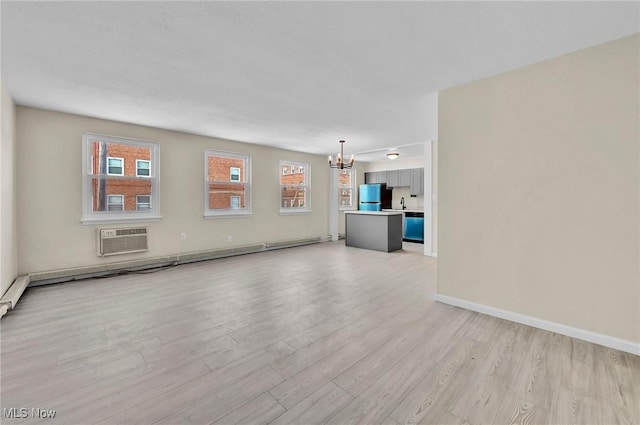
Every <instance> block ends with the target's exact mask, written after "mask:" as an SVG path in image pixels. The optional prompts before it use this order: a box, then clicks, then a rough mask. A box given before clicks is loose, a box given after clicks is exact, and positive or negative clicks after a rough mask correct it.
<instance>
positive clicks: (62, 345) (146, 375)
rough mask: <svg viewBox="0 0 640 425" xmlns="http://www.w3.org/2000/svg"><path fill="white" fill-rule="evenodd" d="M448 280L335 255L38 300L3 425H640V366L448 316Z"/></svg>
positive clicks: (562, 341)
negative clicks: (444, 285)
mask: <svg viewBox="0 0 640 425" xmlns="http://www.w3.org/2000/svg"><path fill="white" fill-rule="evenodd" d="M436 267H437V262H436V260H434V259H431V258H428V257H424V256H423V255H422V245H416V244H409V243H405V249H404V250H403V251H399V252H394V253H391V254H386V253H380V252H375V251H367V250H361V249H356V248H346V247H345V246H344V243H343V242H335V243H323V244H317V245H312V246H307V247H301V248H293V249H283V250H279V251H271V252H265V253H260V254H252V255H245V256H239V257H234V258H227V259H221V260H215V261H209V262H202V263H197V264H190V265H184V266H179V267H175V268H172V269H169V270H165V271H161V272H158V273H152V274H132V275H126V276H119V277H113V278H107V279H94V280H87V281H82V282H76V283H67V284H58V285H50V286H46V287H38V288H33V289H28V290H27V291H26V293H25V294H24V296H23V298H22V299H21V301H20V302H19V303H18V306H17V308H16V309H15V310H14V311H11V312H10V313H9V314H8V315H7V316H5V317H4V318H3V319H2V321H1V322H0V330H1V337H0V343H1V346H0V351H1V361H2V363H1V370H0V373H1V375H0V386H1V395H2V399H1V400H2V401H1V404H2V407H3V408H4V409H7V408H27V409H28V415H29V417H28V418H24V419H7V418H6V417H5V418H4V419H3V421H2V423H20V424H31V423H46V424H83V425H84V424H156V423H157V424H182V423H192V424H211V423H215V424H269V423H272V424H304V425H306V424H323V423H327V424H356V423H359V424H385V425H398V424H408V423H410V424H414V423H415V424H418V423H419V424H475V425H478V424H515V423H518V424H520V423H522V424H569V423H571V424H632V423H633V424H638V423H640V357H638V356H633V355H631V354H626V353H622V352H619V351H615V350H611V349H607V348H604V347H601V346H597V345H594V344H590V343H586V342H582V341H579V340H575V339H571V338H568V337H565V336H561V335H557V334H554V333H551V332H546V331H542V330H538V329H534V328H530V327H527V326H522V325H519V324H515V323H511V322H507V321H504V320H500V319H497V318H493V317H489V316H484V315H481V314H477V313H473V312H469V311H466V310H462V309H459V308H455V307H451V306H447V305H444V304H439V303H435V302H433V301H432V298H433V295H434V294H435V286H436ZM32 407H33V408H40V409H55V410H56V416H55V418H53V419H36V418H33V417H31V413H32V411H31V408H32ZM3 413H5V415H6V412H3Z"/></svg>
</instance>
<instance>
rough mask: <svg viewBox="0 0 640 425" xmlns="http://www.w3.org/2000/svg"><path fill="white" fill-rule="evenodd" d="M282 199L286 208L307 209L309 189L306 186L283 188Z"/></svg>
mask: <svg viewBox="0 0 640 425" xmlns="http://www.w3.org/2000/svg"><path fill="white" fill-rule="evenodd" d="M281 199H282V201H283V202H282V205H283V206H285V208H306V206H307V188H306V187H305V186H282V191H281Z"/></svg>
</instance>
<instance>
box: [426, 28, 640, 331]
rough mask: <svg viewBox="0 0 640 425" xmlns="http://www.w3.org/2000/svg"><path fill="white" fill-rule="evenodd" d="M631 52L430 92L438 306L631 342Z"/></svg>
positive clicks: (635, 81) (628, 41)
mask: <svg viewBox="0 0 640 425" xmlns="http://www.w3.org/2000/svg"><path fill="white" fill-rule="evenodd" d="M639 51H640V36H638V35H635V36H632V37H627V38H624V39H621V40H617V41H614V42H610V43H607V44H603V45H599V46H595V47H592V48H589V49H585V50H581V51H578V52H575V53H571V54H568V55H564V56H561V57H558V58H555V59H552V60H549V61H546V62H542V63H539V64H535V65H531V66H527V67H524V68H521V69H517V70H514V71H512V72H508V73H505V74H501V75H498V76H495V77H492V78H487V79H484V80H481V81H477V82H473V83H471V84H467V85H464V86H460V87H455V88H452V89H449V90H445V91H443V92H441V93H440V96H439V100H440V107H439V108H440V109H439V153H438V156H439V164H440V165H442V167H440V170H439V188H440V189H441V190H440V193H441V194H440V203H439V210H440V212H441V214H440V218H439V235H440V240H439V252H438V256H439V262H438V263H439V264H438V292H439V294H442V295H447V296H451V297H457V298H460V299H463V300H466V301H470V302H474V303H479V304H483V305H487V306H491V307H496V308H500V309H503V310H507V311H511V312H516V313H520V314H523V315H527V316H532V317H535V318H539V319H544V320H548V321H551V322H555V323H559V324H563V325H567V326H572V327H575V328H579V329H583V330H587V331H592V332H596V333H599V334H604V335H608V336H612V337H617V338H621V339H624V340H627V341H633V342H639V341H640V264H639V262H640V248H639V244H640V239H639V230H640V229H639V226H640V223H639V221H640V177H639V173H640V161H639V158H640V129H639V117H640V104H639V103H640V101H639V96H640V60H639Z"/></svg>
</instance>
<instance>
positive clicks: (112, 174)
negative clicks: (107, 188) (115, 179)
mask: <svg viewBox="0 0 640 425" xmlns="http://www.w3.org/2000/svg"><path fill="white" fill-rule="evenodd" d="M110 159H119V160H120V161H122V166H121V167H120V168H122V173H120V174H118V173H112V172H110V171H109V160H110ZM91 163H92V165H93V161H91ZM107 175H108V176H124V158H120V157H118V156H108V157H107Z"/></svg>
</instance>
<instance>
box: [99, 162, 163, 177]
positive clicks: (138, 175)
mask: <svg viewBox="0 0 640 425" xmlns="http://www.w3.org/2000/svg"><path fill="white" fill-rule="evenodd" d="M92 162H93V161H92ZM141 162H146V163H148V164H149V175H151V160H149V159H136V177H149V176H145V175H142V174H138V170H139V169H140V167H138V164H139V163H141Z"/></svg>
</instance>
